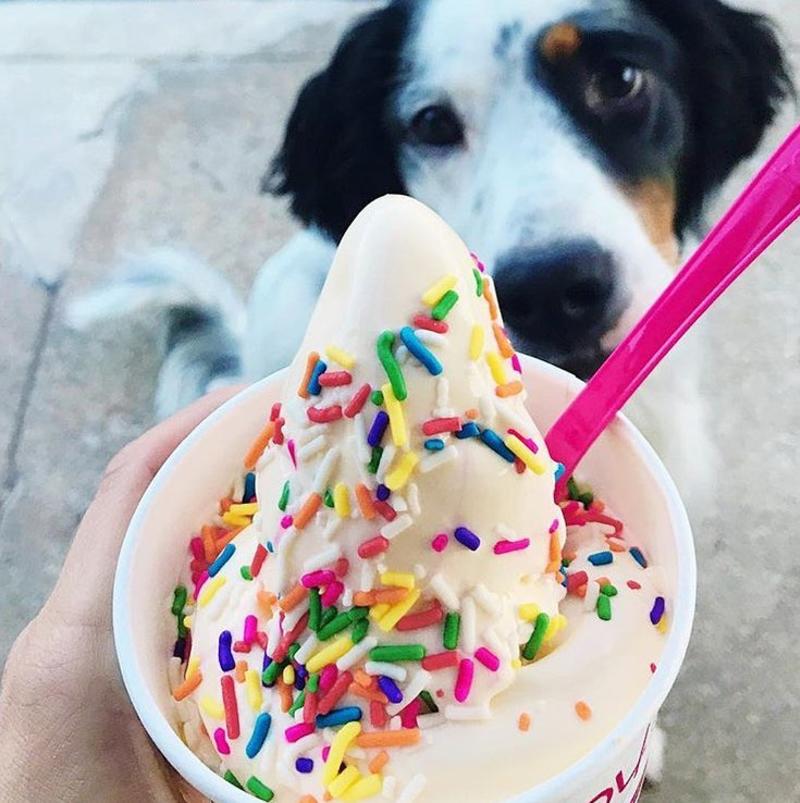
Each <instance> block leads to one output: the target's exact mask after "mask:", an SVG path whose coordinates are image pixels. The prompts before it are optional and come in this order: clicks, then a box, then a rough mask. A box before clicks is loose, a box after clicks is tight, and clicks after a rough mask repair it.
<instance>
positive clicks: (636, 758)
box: [113, 355, 696, 803]
mask: <svg viewBox="0 0 800 803" xmlns="http://www.w3.org/2000/svg"><path fill="white" fill-rule="evenodd" d="M520 356H521V359H522V365H523V369H524V372H525V377H524V378H525V383H526V385H527V388H528V393H529V399H530V401H529V407H530V410H531V413H532V414H533V417H534V419H535V420H536V422H537V423H538V425H539V427H540V428H541V429H542V430H543V431H546V430H547V428H548V427H549V425H550V424H551V423H552V422H553V421H554V420H555V418H556V417H557V415H558V414H559V413H560V412H561V411H562V410H563V409H564V408H565V407H566V405H567V403H568V402H569V401H570V399H572V398H573V397H574V396H575V395H576V393H577V392H578V390H579V389H580V387H581V383H580V382H579V381H578V380H577V379H575V378H574V377H572V376H571V375H569V374H567V373H564V372H563V371H560V370H558V369H556V368H553V367H552V366H549V365H546V364H545V363H542V362H540V361H538V360H533V359H531V358H528V357H524V356H522V355H520ZM280 378H281V374H276V375H274V376H272V377H268V378H267V379H265V380H263V381H261V382H259V383H258V384H256V385H254V386H253V387H251V388H249V389H248V390H246V391H244V392H243V393H241V394H239V395H238V396H236V397H235V398H234V399H231V400H230V401H229V402H228V403H227V404H225V405H223V406H222V407H221V408H220V409H219V410H217V411H216V412H215V413H213V414H212V415H211V416H209V418H207V419H206V420H205V421H204V422H203V423H202V424H201V425H200V426H199V427H197V429H195V430H194V432H192V433H191V435H189V437H188V438H186V440H185V441H184V442H183V443H182V444H181V445H180V446H179V447H178V449H176V451H175V453H174V454H173V455H172V456H171V457H170V458H169V460H168V461H167V462H166V463H165V465H164V467H163V468H162V469H161V471H159V473H158V475H157V476H156V478H155V479H154V480H153V482H152V484H151V485H150V487H149V488H148V490H147V492H146V493H145V495H144V497H143V499H142V501H141V503H140V504H139V507H138V508H137V510H136V513H135V514H134V517H133V520H132V521H131V524H130V527H129V528H128V532H127V535H126V536H125V542H124V544H123V546H122V551H121V553H120V557H119V563H118V565H117V572H116V578H115V582H114V615H113V622H114V640H115V644H116V649H117V657H118V659H119V664H120V668H121V671H122V677H123V680H124V682H125V686H126V687H127V690H128V694H129V695H130V698H131V701H132V703H133V706H134V708H135V709H136V712H137V714H138V715H139V718H140V719H141V721H142V724H143V725H144V727H145V729H146V730H147V732H148V733H149V734H150V737H151V738H152V739H153V741H154V742H155V744H156V745H157V747H158V748H159V750H161V752H162V753H163V754H164V756H165V757H166V758H167V760H168V761H169V762H170V763H171V764H172V766H173V767H175V769H176V770H177V771H178V772H179V773H180V774H181V775H182V776H183V777H184V778H185V779H186V781H188V782H189V784H191V785H192V786H193V787H194V788H195V789H197V790H199V791H200V792H202V793H203V794H204V795H206V796H208V797H209V798H211V799H212V800H215V801H225V802H226V803H227V802H228V801H230V803H252V800H253V798H252V797H251V796H250V795H248V794H247V793H245V792H241V791H239V790H238V789H236V788H235V787H233V786H231V785H230V784H229V783H227V782H226V781H225V780H223V779H222V778H221V777H219V776H218V775H216V774H215V773H214V772H212V771H211V770H210V769H208V767H206V766H205V765H204V764H203V763H202V762H201V761H200V760H199V759H198V758H197V757H196V756H195V755H194V754H193V753H192V752H191V751H190V750H189V748H188V747H186V745H184V743H183V742H182V741H181V739H180V738H179V737H178V735H177V733H176V726H177V718H176V713H175V706H174V704H173V701H172V698H171V696H170V690H169V685H168V680H167V663H168V657H169V656H170V655H171V652H172V646H173V643H174V640H175V622H174V618H173V617H171V616H170V615H169V606H170V603H171V599H172V592H173V590H174V587H175V584H176V581H177V579H178V577H179V576H180V573H181V570H182V569H183V567H184V565H185V562H186V560H187V554H188V553H187V545H188V539H189V534H190V533H191V532H192V531H193V530H194V529H196V528H198V527H199V526H200V525H201V524H203V523H204V522H205V521H207V520H208V518H209V517H210V516H211V515H212V513H213V512H214V510H215V505H216V500H217V499H218V498H219V497H220V496H222V495H223V494H224V493H225V492H226V491H227V489H228V485H229V483H230V481H231V479H232V478H233V476H234V475H235V473H236V471H237V470H238V469H239V467H240V466H241V460H242V455H243V454H244V453H245V451H246V450H247V447H248V446H249V445H250V444H251V442H252V440H253V437H254V433H256V432H258V431H259V430H260V428H261V427H262V426H263V420H264V415H265V411H266V410H268V409H269V407H270V405H271V404H272V402H274V401H277V400H278V394H279V388H280V384H281V383H280ZM578 473H579V477H581V478H583V479H584V480H585V481H587V482H589V483H590V484H591V486H592V488H593V489H594V490H595V491H596V493H597V494H598V496H599V497H600V498H602V499H603V500H604V501H606V502H607V503H608V504H609V505H610V507H611V508H612V509H613V510H614V512H615V514H616V515H618V516H619V517H620V518H621V519H622V520H623V521H624V522H625V524H626V527H629V528H630V530H631V531H632V532H635V533H636V537H637V541H638V542H639V543H641V545H642V546H643V547H644V549H645V552H646V554H647V555H648V557H649V559H650V561H651V562H652V563H653V564H655V565H658V566H661V567H662V569H663V571H664V577H665V583H666V589H665V590H666V594H667V597H668V599H669V600H671V603H672V617H671V622H670V632H669V635H668V637H667V640H666V644H665V646H664V652H663V654H662V656H661V659H660V661H659V666H658V671H657V672H656V674H655V675H654V676H653V679H652V680H651V682H650V684H649V685H648V687H647V688H646V690H645V691H644V693H643V694H642V696H641V697H640V698H639V701H638V702H637V704H636V705H635V706H634V708H633V709H632V710H631V711H630V712H629V713H628V715H627V716H626V717H625V719H623V720H622V721H621V722H620V723H619V724H618V725H617V727H616V728H615V729H614V730H613V731H612V732H611V733H610V734H609V735H608V736H607V737H606V738H605V739H603V741H602V742H600V743H599V744H598V745H597V746H596V747H595V748H594V749H593V750H592V751H591V752H590V753H588V754H587V755H586V756H585V757H584V758H583V759H581V760H580V761H578V762H577V763H576V764H573V765H572V766H571V767H570V768H569V769H567V770H565V771H564V772H562V773H560V774H559V775H557V776H555V777H553V778H551V779H550V780H548V781H546V782H544V783H542V784H539V785H538V786H537V787H536V788H534V789H531V790H530V791H528V792H525V793H524V794H522V795H520V796H518V797H517V798H515V799H514V800H515V803H516V802H517V801H519V803H521V802H522V801H525V803H562V802H563V803H628V802H629V801H635V800H637V799H638V797H639V792H640V790H641V785H642V782H643V779H644V770H645V766H646V764H647V756H648V750H649V745H650V740H649V733H651V731H650V728H651V725H652V723H653V721H654V719H655V717H656V714H657V712H658V709H659V708H660V707H661V705H662V703H663V702H664V699H665V698H666V696H667V694H668V692H669V690H670V688H671V687H672V684H673V683H674V681H675V677H676V676H677V674H678V670H679V669H680V666H681V662H682V661H683V657H684V654H685V652H686V647H687V644H688V641H689V634H690V632H691V627H692V618H693V616H694V606H695V585H696V576H695V558H694V547H693V543H692V533H691V528H690V526H689V521H688V519H687V517H686V512H685V510H684V507H683V504H682V503H681V500H680V497H679V496H678V493H677V491H676V490H675V486H674V485H673V483H672V480H671V479H670V477H669V475H668V474H667V472H666V470H665V469H664V467H663V465H662V464H661V462H660V460H659V459H658V457H657V456H656V454H655V453H654V452H653V450H652V449H651V448H650V446H649V445H648V444H647V442H646V441H645V440H644V438H643V437H642V436H641V435H640V434H639V433H638V432H637V430H636V429H635V428H634V427H633V426H632V425H631V424H630V423H629V422H628V421H627V420H626V419H624V418H623V417H619V418H618V419H617V420H616V421H615V422H614V423H613V424H612V425H611V426H610V427H609V429H608V430H607V431H606V432H605V433H604V434H603V436H602V437H601V438H600V440H599V441H598V442H597V444H596V445H595V447H594V448H593V449H592V451H591V452H590V453H589V454H588V455H587V457H586V459H585V460H584V462H583V463H582V465H581V467H580V471H579V472H578ZM600 671H602V668H600Z"/></svg>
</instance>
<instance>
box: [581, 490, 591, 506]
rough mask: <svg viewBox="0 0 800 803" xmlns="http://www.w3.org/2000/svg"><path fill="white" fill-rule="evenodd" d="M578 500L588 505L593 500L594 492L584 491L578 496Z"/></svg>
mask: <svg viewBox="0 0 800 803" xmlns="http://www.w3.org/2000/svg"><path fill="white" fill-rule="evenodd" d="M578 501H579V502H580V503H581V504H582V505H583V506H584V507H589V505H591V504H592V502H594V494H593V493H592V492H591V491H584V492H583V493H582V494H581V495H580V496H579V497H578Z"/></svg>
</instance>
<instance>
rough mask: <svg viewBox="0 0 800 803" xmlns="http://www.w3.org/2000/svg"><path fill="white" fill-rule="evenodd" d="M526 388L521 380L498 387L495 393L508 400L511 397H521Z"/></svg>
mask: <svg viewBox="0 0 800 803" xmlns="http://www.w3.org/2000/svg"><path fill="white" fill-rule="evenodd" d="M524 388H525V386H524V385H523V384H522V382H520V381H519V380H517V381H515V382H507V383H506V384H505V385H498V386H497V387H496V388H495V389H494V392H495V393H496V394H497V395H498V396H499V397H500V398H501V399H507V398H508V397H509V396H519V394H520V393H522V391H523V390H524Z"/></svg>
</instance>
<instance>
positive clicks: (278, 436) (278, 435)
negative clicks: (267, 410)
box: [272, 418, 286, 446]
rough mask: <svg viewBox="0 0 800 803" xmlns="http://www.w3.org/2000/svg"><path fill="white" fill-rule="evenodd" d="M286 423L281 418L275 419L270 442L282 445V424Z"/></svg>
mask: <svg viewBox="0 0 800 803" xmlns="http://www.w3.org/2000/svg"><path fill="white" fill-rule="evenodd" d="M285 423H286V421H285V419H283V418H276V419H275V431H274V432H273V433H272V442H273V443H275V444H277V445H278V446H283V441H284V437H283V425H284V424H285Z"/></svg>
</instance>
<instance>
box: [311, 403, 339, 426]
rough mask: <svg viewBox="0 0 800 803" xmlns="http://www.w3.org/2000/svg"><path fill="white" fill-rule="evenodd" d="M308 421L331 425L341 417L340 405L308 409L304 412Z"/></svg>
mask: <svg viewBox="0 0 800 803" xmlns="http://www.w3.org/2000/svg"><path fill="white" fill-rule="evenodd" d="M306 414H307V415H308V420H309V421H313V422H314V423H315V424H331V423H333V422H334V421H338V420H339V419H340V418H341V417H342V405H341V404H332V405H331V406H330V407H309V408H308V410H306Z"/></svg>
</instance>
